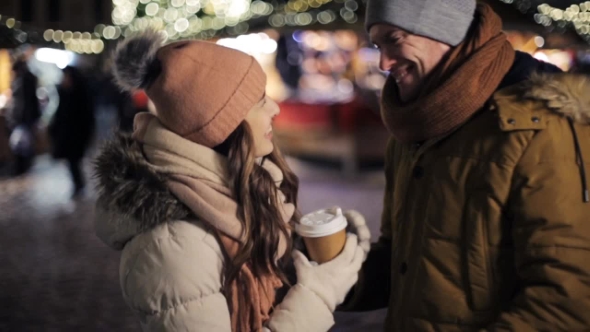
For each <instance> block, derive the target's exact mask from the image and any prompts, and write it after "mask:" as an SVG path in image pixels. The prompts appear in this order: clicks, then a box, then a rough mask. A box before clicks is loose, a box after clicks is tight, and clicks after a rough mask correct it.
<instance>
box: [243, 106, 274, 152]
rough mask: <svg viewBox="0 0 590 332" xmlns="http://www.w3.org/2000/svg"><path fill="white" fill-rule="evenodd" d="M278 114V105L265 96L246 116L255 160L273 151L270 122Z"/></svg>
mask: <svg viewBox="0 0 590 332" xmlns="http://www.w3.org/2000/svg"><path fill="white" fill-rule="evenodd" d="M279 113H280V109H279V105H278V104H277V103H276V102H274V101H273V100H272V99H270V98H269V97H267V96H266V95H265V96H264V97H263V98H262V99H261V100H260V101H259V102H258V104H256V105H254V107H252V109H250V111H249V112H248V114H247V115H246V122H247V123H248V125H250V129H252V136H253V139H254V154H255V156H256V158H260V157H264V156H267V155H269V154H270V153H271V152H272V151H273V149H274V145H273V142H272V121H273V119H274V117H275V116H277V115H278V114H279Z"/></svg>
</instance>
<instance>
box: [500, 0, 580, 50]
mask: <svg viewBox="0 0 590 332" xmlns="http://www.w3.org/2000/svg"><path fill="white" fill-rule="evenodd" d="M500 1H501V2H503V3H506V4H512V5H514V6H515V7H516V8H517V9H518V10H519V11H520V12H521V13H523V14H533V18H534V20H535V22H536V23H537V24H540V25H542V26H544V27H546V28H547V29H548V30H549V31H554V30H557V31H561V32H563V31H565V30H566V29H567V28H573V29H574V30H575V31H576V32H577V33H578V35H579V36H580V37H581V38H582V39H584V40H585V41H586V42H588V43H590V1H586V2H582V3H580V4H577V5H576V4H574V5H571V6H569V7H568V8H566V9H560V8H555V7H552V6H550V5H549V4H547V3H543V2H541V1H538V2H535V1H531V0H500ZM535 9H536V11H535Z"/></svg>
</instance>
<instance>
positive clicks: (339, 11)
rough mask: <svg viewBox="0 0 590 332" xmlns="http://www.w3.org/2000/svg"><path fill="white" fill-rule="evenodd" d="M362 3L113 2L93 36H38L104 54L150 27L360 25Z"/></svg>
mask: <svg viewBox="0 0 590 332" xmlns="http://www.w3.org/2000/svg"><path fill="white" fill-rule="evenodd" d="M358 1H361V0H289V1H288V2H287V3H280V4H279V3H278V2H276V1H273V2H272V3H269V2H265V1H262V0H255V1H252V0H113V10H112V12H111V18H112V21H113V24H112V25H105V24H98V25H96V26H95V28H94V31H92V32H79V31H75V32H72V31H62V30H53V29H46V30H44V31H43V32H42V33H39V35H40V36H42V37H39V38H40V40H41V41H45V42H47V43H55V44H62V45H63V47H64V48H65V49H67V50H69V51H72V52H76V53H85V54H99V53H101V52H103V51H104V49H105V42H106V41H109V40H117V39H119V38H125V37H127V36H129V35H130V34H131V33H133V32H135V31H141V30H145V29H147V28H154V29H157V30H161V31H162V32H163V34H164V35H165V36H166V37H167V38H168V39H181V38H197V39H210V38H212V37H214V36H215V35H218V34H220V33H221V32H225V33H226V34H229V35H241V34H245V33H247V32H248V30H249V29H250V24H249V22H250V21H251V20H254V19H263V20H264V19H266V20H267V22H268V24H270V25H271V26H272V27H282V26H293V27H301V26H307V25H311V24H315V23H320V24H329V23H332V22H334V21H336V20H337V19H339V18H340V19H342V20H344V21H345V22H347V23H355V22H357V21H358V16H357V14H356V13H355V12H356V11H357V10H358V9H359V7H360V4H359V2H358ZM328 4H333V5H332V6H331V7H330V8H332V9H324V7H325V6H326V5H328ZM338 5H339V7H338ZM337 7H338V8H337ZM0 18H3V19H4V24H5V25H6V26H7V27H8V28H9V29H12V30H14V36H15V39H17V40H18V41H19V42H20V43H25V42H27V38H28V36H30V35H31V33H28V34H27V32H24V31H20V30H18V28H20V24H21V23H20V22H19V21H17V20H16V19H15V18H12V17H8V18H7V17H2V16H0ZM30 41H31V40H30V38H29V42H30Z"/></svg>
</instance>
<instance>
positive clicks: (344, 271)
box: [95, 31, 370, 332]
mask: <svg viewBox="0 0 590 332" xmlns="http://www.w3.org/2000/svg"><path fill="white" fill-rule="evenodd" d="M114 67H115V76H116V78H117V82H118V84H119V85H120V86H121V87H122V88H123V89H125V90H127V91H136V90H138V89H145V91H146V93H147V96H149V98H150V100H152V101H153V103H154V106H155V109H156V111H155V112H153V113H152V112H149V113H148V112H142V113H139V114H137V115H136V116H135V120H134V126H133V134H132V135H124V134H122V133H121V134H120V135H118V137H116V138H115V139H114V140H112V141H111V142H110V143H109V144H107V145H106V146H105V147H104V148H103V150H102V152H101V154H100V155H99V157H98V158H97V161H96V164H97V170H96V172H97V179H98V189H99V197H98V201H97V208H96V210H97V216H96V221H95V227H96V231H97V235H98V236H99V237H100V238H101V239H102V240H103V241H104V242H105V243H106V244H108V245H109V246H111V247H112V248H114V249H116V250H122V253H121V264H120V275H121V287H122V292H123V297H124V300H125V301H126V303H127V304H128V305H129V306H130V307H131V309H132V310H133V312H134V313H135V314H136V315H137V316H138V317H139V318H140V321H141V324H142V328H143V330H145V331H207V332H209V331H234V332H248V331H281V332H282V331H327V330H328V329H329V328H330V327H331V326H332V325H333V323H334V318H333V311H334V309H335V307H336V306H337V305H338V304H340V303H341V302H342V301H343V300H344V296H345V295H346V294H347V293H348V290H349V289H350V287H352V285H353V284H354V283H355V282H356V278H357V276H358V271H359V269H360V267H361V264H362V262H363V260H364V258H365V257H366V251H368V246H369V241H370V240H369V235H368V232H366V234H365V235H367V236H363V237H361V241H359V239H358V237H357V235H356V234H349V235H348V237H347V241H346V244H345V247H344V249H343V251H342V252H341V253H340V254H339V255H338V256H337V257H336V258H334V259H333V260H332V261H330V262H328V263H325V264H321V265H317V264H316V265H314V264H311V263H310V262H309V261H308V259H307V258H306V257H305V256H304V255H303V254H302V253H301V252H300V251H298V250H294V251H293V252H292V251H291V250H292V247H293V239H292V234H291V231H290V229H291V228H292V224H293V223H294V222H296V221H297V219H298V215H299V214H298V213H297V212H296V211H297V192H298V179H297V177H296V176H295V174H293V173H292V172H291V170H290V169H289V167H288V165H287V164H286V163H285V161H284V159H283V157H282V156H281V153H280V152H279V151H278V149H277V148H276V146H275V145H274V142H273V140H272V123H273V118H274V117H275V116H276V115H277V114H278V113H279V107H278V105H277V104H276V103H275V102H274V101H273V100H271V99H270V98H268V97H267V96H266V94H265V87H266V75H265V73H264V71H263V70H262V68H261V67H260V65H259V64H258V62H256V60H255V59H254V58H253V57H251V56H249V55H247V54H245V53H242V52H240V51H237V50H233V49H230V48H226V47H223V46H220V45H217V44H215V43H209V42H203V41H181V42H176V43H172V44H169V45H166V46H162V36H161V35H160V34H159V33H157V32H150V31H147V32H144V33H143V34H140V35H138V36H135V37H131V38H128V39H127V40H126V41H125V42H123V43H122V44H120V45H119V47H118V48H117V52H116V53H115V66H114ZM349 215H350V213H349ZM357 216H358V217H357V218H355V220H351V223H353V224H355V225H358V226H357V227H355V229H356V230H359V229H361V227H364V228H365V229H366V225H364V218H362V217H361V216H360V215H357ZM363 248H364V249H363ZM291 255H294V257H295V259H294V260H291ZM289 266H292V267H294V268H295V270H296V274H297V281H296V283H295V284H294V285H293V286H291V287H289V286H290V283H291V282H290V281H289V280H288V278H287V269H288V267H289ZM281 290H284V291H285V292H286V294H285V295H284V297H283V298H280V297H279V296H278V295H277V292H278V291H281Z"/></svg>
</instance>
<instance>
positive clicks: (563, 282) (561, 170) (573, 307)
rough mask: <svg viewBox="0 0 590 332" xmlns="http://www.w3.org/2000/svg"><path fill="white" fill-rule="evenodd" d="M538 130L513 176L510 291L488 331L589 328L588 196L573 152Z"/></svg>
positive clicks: (589, 206)
mask: <svg viewBox="0 0 590 332" xmlns="http://www.w3.org/2000/svg"><path fill="white" fill-rule="evenodd" d="M543 136H547V134H546V133H543V132H540V133H538V134H537V137H535V138H533V139H532V141H531V143H530V144H529V145H528V148H527V149H526V151H525V152H524V154H523V156H522V157H521V160H520V161H519V163H518V165H517V167H516V169H515V173H514V174H515V176H514V179H513V187H512V188H513V191H512V197H511V199H510V200H511V202H510V206H509V209H510V214H511V219H512V220H513V226H512V237H513V241H514V247H515V268H516V273H517V277H518V289H517V291H518V292H517V293H516V294H515V296H514V297H513V301H512V303H511V305H510V307H509V308H508V309H507V310H506V311H504V312H502V313H501V314H500V315H499V317H498V319H497V321H496V322H495V323H494V324H492V325H490V326H489V327H488V331H586V330H588V329H589V328H590V203H584V202H583V200H582V184H581V176H580V175H581V173H580V165H579V164H578V163H577V162H576V159H575V157H574V156H572V155H569V156H568V155H565V153H564V152H562V151H558V150H559V148H558V147H557V146H556V144H555V141H556V140H557V138H555V137H543ZM561 139H562V140H564V139H565V140H567V139H568V138H561ZM571 142H573V141H571ZM572 145H573V143H572ZM582 167H583V166H582ZM586 168H588V167H586Z"/></svg>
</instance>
